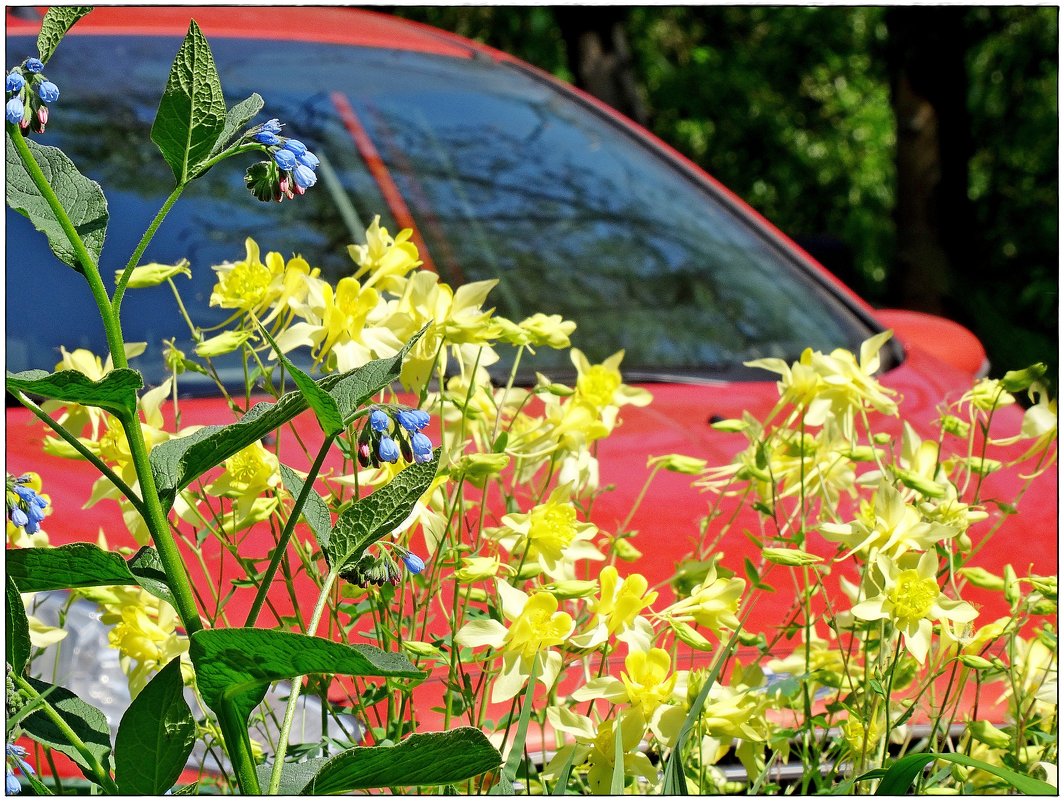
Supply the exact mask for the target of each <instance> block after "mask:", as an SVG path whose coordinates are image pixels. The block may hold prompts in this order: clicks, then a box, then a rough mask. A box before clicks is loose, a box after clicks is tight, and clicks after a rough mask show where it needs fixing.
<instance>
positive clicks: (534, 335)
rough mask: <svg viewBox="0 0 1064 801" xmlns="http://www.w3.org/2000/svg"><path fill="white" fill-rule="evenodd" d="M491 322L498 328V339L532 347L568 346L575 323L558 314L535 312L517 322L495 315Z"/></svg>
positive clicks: (556, 347)
mask: <svg viewBox="0 0 1064 801" xmlns="http://www.w3.org/2000/svg"><path fill="white" fill-rule="evenodd" d="M493 322H494V323H495V325H496V326H497V327H498V329H499V334H498V336H499V339H502V340H503V341H505V342H509V343H510V344H511V345H518V346H520V345H528V346H530V347H533V348H538V347H541V346H546V347H549V348H554V349H555V350H561V349H562V348H568V347H569V337H570V336H571V335H572V333H573V331H575V330H576V323H574V322H573V321H572V320H565V319H563V318H562V316H561V315H560V314H550V315H547V314H542V313H536V314H533V315H532V316H531V317H526V318H525V319H524V320H522V321H521V322H519V323H514V322H511V321H510V320H507V319H505V318H503V317H495V318H494V320H493Z"/></svg>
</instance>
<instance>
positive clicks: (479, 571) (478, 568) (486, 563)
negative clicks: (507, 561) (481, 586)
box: [454, 556, 517, 584]
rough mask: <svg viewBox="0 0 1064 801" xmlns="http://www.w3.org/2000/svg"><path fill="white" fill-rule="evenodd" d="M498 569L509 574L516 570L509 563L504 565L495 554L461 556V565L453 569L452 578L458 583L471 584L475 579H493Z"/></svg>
mask: <svg viewBox="0 0 1064 801" xmlns="http://www.w3.org/2000/svg"><path fill="white" fill-rule="evenodd" d="M500 570H505V571H506V572H508V573H509V574H511V575H513V574H514V573H516V572H517V571H516V570H514V569H513V568H512V567H510V566H509V565H504V564H503V563H502V560H501V559H499V557H497V556H463V557H462V567H461V568H460V569H458V570H456V571H454V580H455V581H457V582H458V583H459V584H472V583H473V582H475V581H484V580H485V579H489V578H491V579H493V578H495V577H496V576H497V575H499V571H500Z"/></svg>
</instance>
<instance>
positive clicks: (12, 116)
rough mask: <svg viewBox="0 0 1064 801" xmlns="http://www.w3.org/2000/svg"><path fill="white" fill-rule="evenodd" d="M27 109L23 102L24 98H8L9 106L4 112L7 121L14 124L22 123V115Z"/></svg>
mask: <svg viewBox="0 0 1064 801" xmlns="http://www.w3.org/2000/svg"><path fill="white" fill-rule="evenodd" d="M25 111H26V107H25V106H24V105H23V104H22V100H20V99H19V98H17V97H13V98H11V99H10V100H8V101H7V106H6V107H5V108H4V114H5V116H6V117H7V121H8V122H10V123H12V124H21V123H22V115H23V114H24V113H25Z"/></svg>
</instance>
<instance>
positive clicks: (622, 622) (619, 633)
mask: <svg viewBox="0 0 1064 801" xmlns="http://www.w3.org/2000/svg"><path fill="white" fill-rule="evenodd" d="M619 579H620V575H619V574H618V572H617V568H615V567H614V566H613V565H609V566H607V567H604V568H603V569H602V572H601V573H599V594H598V598H597V599H595V601H594V602H593V603H591V604H590V606H589V610H588V611H590V612H591V613H592V615H594V618H593V622H594V625H593V628H592V629H591V631H589V632H587V633H586V634H581V635H580V636H578V637H573V644H574V645H576V646H577V647H579V648H597V647H598V646H600V645H602V644H603V643H604V642H606V641H607V640H608V639H609V638H610V637H614V636H616V637H617V639H619V640H621V641H622V642H626V643H628V645H629V647H635V648H639V649H641V650H644V651H645V650H646V649H648V648H650V642H651V640H652V639H653V635H654V631H653V629H652V628H651V627H650V624H649V622H648V621H647V620H646V619H645V618H643V617H640V615H639V613H640V612H642V611H643V610H644V609H646V608H647V607H649V606H650V605H651V604H652V603H654V601H656V600H657V598H658V593H657V592H653V591H652V592H647V589H648V587H649V586H650V585H649V583H648V582H647V580H646V578H645V577H644V576H642V575H640V574H639V573H633V574H632V575H630V576H626V577H625V578H624V581H619Z"/></svg>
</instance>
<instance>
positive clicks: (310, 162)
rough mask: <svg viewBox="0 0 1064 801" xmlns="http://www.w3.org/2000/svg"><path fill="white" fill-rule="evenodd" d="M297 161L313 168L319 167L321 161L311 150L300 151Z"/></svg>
mask: <svg viewBox="0 0 1064 801" xmlns="http://www.w3.org/2000/svg"><path fill="white" fill-rule="evenodd" d="M296 161H298V162H299V163H300V164H302V165H303V166H304V167H310V169H312V170H316V169H318V165H319V164H320V163H321V162H320V161H318V157H317V156H315V155H314V154H313V153H311V152H310V151H309V150H308V151H307V152H306V153H300V154H299V155H297V156H296Z"/></svg>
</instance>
